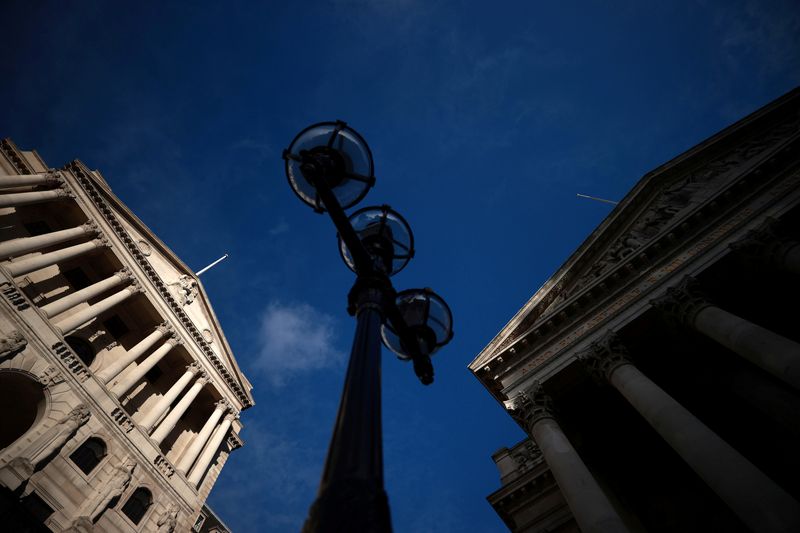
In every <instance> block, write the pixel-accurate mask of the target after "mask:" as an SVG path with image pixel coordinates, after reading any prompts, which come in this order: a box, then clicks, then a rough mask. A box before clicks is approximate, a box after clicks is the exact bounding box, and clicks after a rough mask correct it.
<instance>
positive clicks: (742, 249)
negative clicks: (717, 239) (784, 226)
mask: <svg viewBox="0 0 800 533" xmlns="http://www.w3.org/2000/svg"><path fill="white" fill-rule="evenodd" d="M777 225H778V221H777V220H775V219H774V218H772V217H767V218H766V219H765V220H764V222H763V223H762V224H761V225H760V226H758V227H757V228H755V229H751V230H749V231H748V232H747V233H746V234H745V235H744V237H742V238H741V239H739V240H738V241H736V242H732V243H731V244H729V245H728V248H730V249H731V250H733V251H735V252H736V253H738V254H739V255H741V256H744V257H746V258H748V259H751V260H754V261H755V262H757V263H758V264H760V265H761V266H776V267H780V266H781V265H782V264H783V262H784V259H785V256H786V254H787V253H788V252H789V250H791V249H792V248H794V247H795V246H796V245H798V243H797V242H795V241H792V240H790V239H786V238H784V237H782V236H781V235H780V234H779V233H778V231H777V230H776V226H777Z"/></svg>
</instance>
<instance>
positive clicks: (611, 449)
mask: <svg viewBox="0 0 800 533" xmlns="http://www.w3.org/2000/svg"><path fill="white" fill-rule="evenodd" d="M799 138H800V89H795V90H793V91H792V92H790V93H788V94H787V95H785V96H783V97H781V98H780V99H778V100H776V101H775V102H773V103H771V104H769V105H767V106H766V107H764V108H763V109H760V110H758V111H756V112H755V113H753V114H752V115H750V116H748V117H746V118H744V119H743V120H741V121H739V122H737V123H736V124H734V125H732V126H730V127H729V128H726V129H725V130H723V131H722V132H720V133H719V134H717V135H714V136H713V137H711V138H710V139H708V140H707V141H705V142H703V143H701V144H699V145H698V146H696V147H694V148H692V149H691V150H689V151H687V152H686V153H684V154H682V155H680V156H678V157H677V158H675V159H673V160H672V161H670V162H669V163H666V164H665V165H662V166H661V167H659V168H657V169H655V170H653V171H652V172H650V173H648V174H646V175H645V176H644V177H643V178H642V179H641V180H640V181H639V183H637V184H636V186H635V187H634V188H633V189H632V190H631V191H630V192H629V193H628V194H627V195H626V196H625V198H624V199H623V200H622V201H621V202H620V203H619V205H617V206H616V207H615V208H614V210H613V211H612V212H611V214H610V215H609V216H608V217H607V218H606V219H605V220H604V221H603V223H602V224H600V226H599V227H598V228H597V229H596V230H595V231H594V232H593V233H592V234H591V235H589V237H588V238H587V239H586V240H585V241H584V243H583V244H582V245H581V246H580V247H579V248H578V249H577V250H576V251H575V252H574V253H573V254H572V256H571V257H569V259H567V261H566V263H564V265H563V266H562V267H561V268H559V269H558V271H557V272H556V273H555V274H554V275H553V276H552V277H551V278H550V279H549V280H547V281H546V282H545V283H544V285H543V286H542V288H541V289H540V290H539V291H537V292H536V294H534V296H533V297H532V298H531V299H530V300H529V301H528V303H527V304H525V306H524V307H523V308H522V309H521V310H520V311H519V312H518V313H517V314H516V316H514V318H513V319H512V320H511V322H509V323H508V325H506V326H505V327H504V328H503V329H502V331H500V333H499V334H498V335H497V336H496V337H495V338H494V340H492V342H491V343H490V344H489V345H488V346H487V347H486V348H485V349H484V350H483V351H482V352H481V353H480V354H479V355H478V357H477V358H476V359H475V360H474V361H473V362H472V363H471V364H470V369H471V371H472V372H473V373H474V375H475V376H476V377H477V378H478V379H479V380H480V381H481V383H483V384H484V386H485V387H486V389H487V390H488V391H489V392H490V393H491V394H492V395H493V396H494V397H495V398H496V399H497V401H498V402H501V403H502V404H503V405H504V406H505V407H506V409H507V410H508V413H509V415H510V416H512V417H513V418H514V419H515V420H516V421H517V422H518V423H519V425H520V426H521V427H522V428H523V429H524V430H525V431H526V432H527V433H528V434H529V436H530V437H531V438H530V439H528V440H525V441H524V442H522V443H519V444H517V445H516V446H514V447H512V448H511V449H506V448H503V449H501V450H499V451H498V452H497V453H495V454H494V456H493V459H494V460H495V462H496V464H497V466H498V468H499V470H500V474H501V480H502V488H501V489H500V490H498V491H497V492H495V493H494V494H492V495H491V496H489V498H488V499H489V502H490V503H491V504H492V506H493V507H494V509H495V510H496V511H497V513H498V514H499V515H500V516H501V517H502V518H503V520H504V521H505V523H506V524H507V525H508V526H509V528H510V529H511V530H513V531H525V532H545V531H547V532H549V533H555V532H568V531H569V532H571V531H578V530H579V528H580V530H582V531H585V532H586V531H649V532H658V531H663V532H668V531H669V532H681V533H685V532H709V531H725V532H735V531H760V532H761V531H769V532H788V531H800V505H798V503H797V502H798V500H800V454H798V453H797V451H798V450H800V327H798V316H800V315H798V312H797V310H796V304H797V302H798V301H800V245H799V244H798V241H800V208H799V207H798V204H800V140H799Z"/></svg>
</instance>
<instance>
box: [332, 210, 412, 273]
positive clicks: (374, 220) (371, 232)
mask: <svg viewBox="0 0 800 533" xmlns="http://www.w3.org/2000/svg"><path fill="white" fill-rule="evenodd" d="M350 223H351V224H352V225H353V229H355V230H356V233H357V234H358V237H359V239H360V240H361V242H362V243H363V244H364V248H366V249H367V252H369V254H370V256H372V257H373V259H375V260H376V261H378V262H379V265H380V267H381V268H382V269H383V271H384V272H385V273H386V274H387V275H389V276H392V275H394V274H396V273H398V272H400V271H401V270H403V268H405V266H406V265H407V264H408V262H409V261H410V260H411V258H412V257H414V235H413V234H412V233H411V228H410V227H409V225H408V223H407V222H406V220H405V219H404V218H403V217H402V216H401V215H400V213H398V212H397V211H394V210H393V209H392V208H391V207H389V206H388V205H382V206H380V207H365V208H363V209H359V210H358V211H356V212H355V213H353V214H352V215H351V216H350ZM339 253H341V255H342V260H344V262H345V264H346V265H347V267H348V268H349V269H350V270H352V271H353V272H356V273H357V271H356V265H355V262H354V261H353V257H352V255H351V254H350V250H349V249H348V248H347V245H346V244H345V243H344V241H343V240H342V239H341V237H340V238H339Z"/></svg>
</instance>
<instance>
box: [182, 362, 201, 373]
mask: <svg viewBox="0 0 800 533" xmlns="http://www.w3.org/2000/svg"><path fill="white" fill-rule="evenodd" d="M202 370H203V367H201V366H200V363H198V362H197V361H192V362H191V363H189V364H188V365H186V371H187V372H191V373H192V374H197V373H198V372H201V371H202Z"/></svg>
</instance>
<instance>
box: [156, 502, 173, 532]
mask: <svg viewBox="0 0 800 533" xmlns="http://www.w3.org/2000/svg"><path fill="white" fill-rule="evenodd" d="M156 525H157V526H158V533H173V532H174V531H175V528H176V527H178V504H176V503H171V504H170V505H169V507H168V508H167V510H166V511H164V514H162V515H161V518H159V519H158V522H157V523H156Z"/></svg>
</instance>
